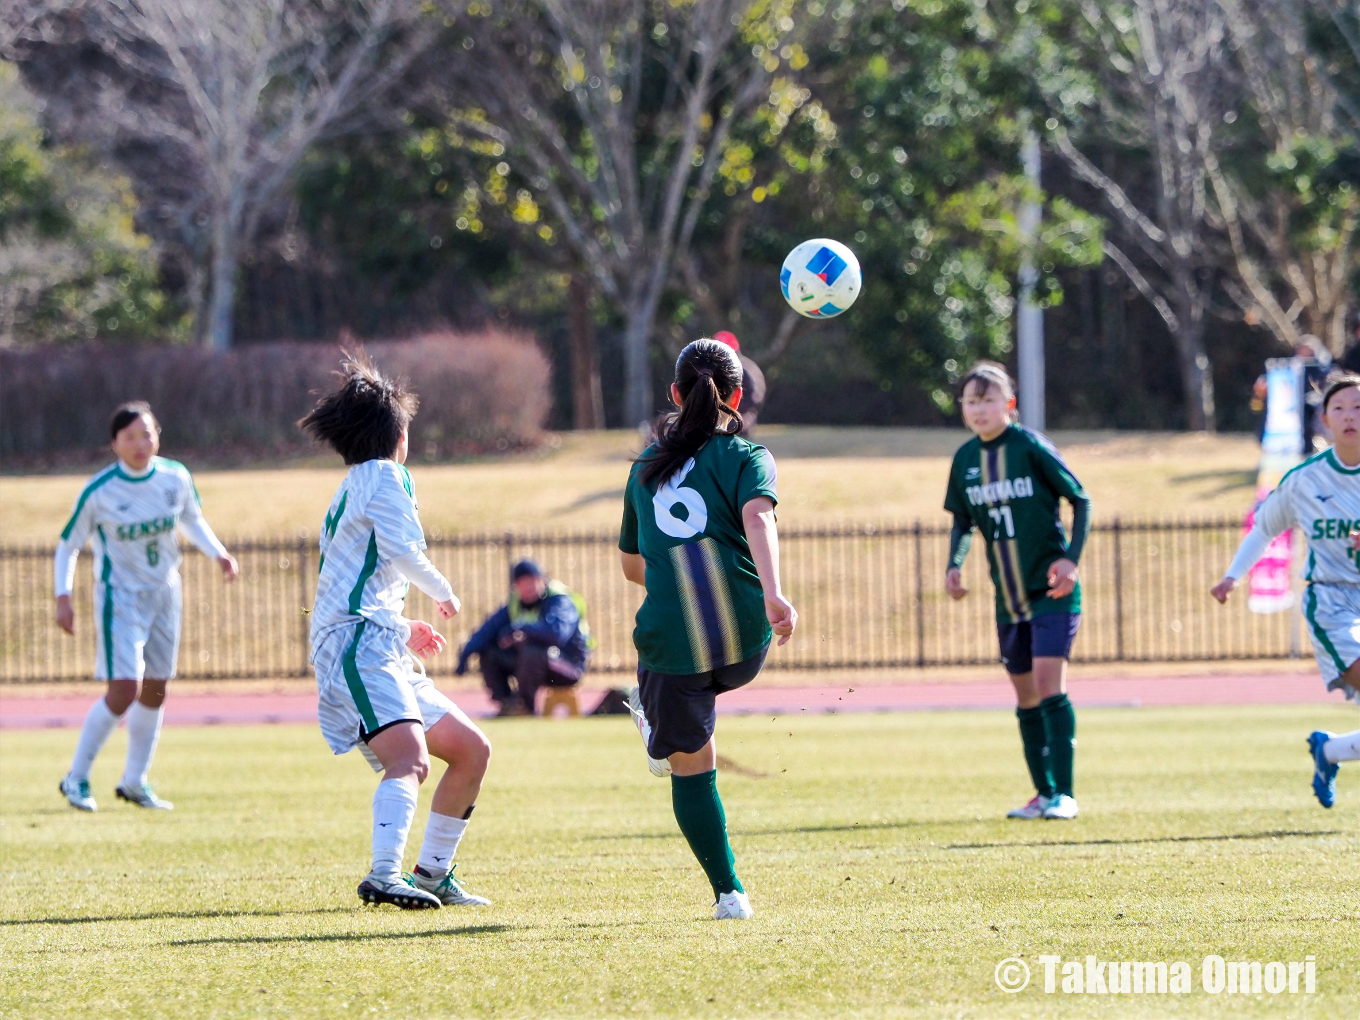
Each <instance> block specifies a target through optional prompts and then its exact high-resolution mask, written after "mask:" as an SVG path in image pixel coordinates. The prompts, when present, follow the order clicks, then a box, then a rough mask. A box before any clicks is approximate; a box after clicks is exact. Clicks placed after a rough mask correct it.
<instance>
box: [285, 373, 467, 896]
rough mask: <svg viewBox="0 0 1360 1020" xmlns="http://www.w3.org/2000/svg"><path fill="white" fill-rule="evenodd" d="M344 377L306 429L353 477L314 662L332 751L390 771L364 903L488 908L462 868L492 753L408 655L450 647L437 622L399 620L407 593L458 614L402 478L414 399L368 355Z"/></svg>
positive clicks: (326, 577) (328, 524)
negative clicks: (434, 766) (421, 822)
mask: <svg viewBox="0 0 1360 1020" xmlns="http://www.w3.org/2000/svg"><path fill="white" fill-rule="evenodd" d="M342 369H343V370H342V371H341V372H340V376H341V378H342V379H343V382H342V384H341V386H340V388H339V389H337V390H336V391H335V392H334V393H331V394H330V395H329V396H326V397H324V398H322V399H321V400H320V401H319V402H318V403H317V405H316V407H315V408H313V409H312V411H311V413H310V414H308V415H307V416H306V417H305V418H303V419H302V420H301V421H300V422H299V423H298V424H299V425H300V426H301V427H302V429H303V431H305V432H307V433H308V434H309V435H311V436H312V437H313V438H315V439H318V440H321V441H322V442H325V443H327V444H329V445H330V446H331V447H333V448H334V449H335V450H336V452H337V453H339V454H340V455H341V456H342V457H343V458H344V460H345V463H346V464H347V465H349V472H348V473H347V474H346V475H345V480H344V481H343V482H341V483H340V488H339V489H337V490H336V492H335V496H334V498H333V499H332V500H331V505H330V507H329V509H328V510H327V511H326V517H325V521H324V522H323V525H322V529H321V576H320V578H319V579H318V581H317V587H316V603H315V605H314V607H313V609H312V635H311V643H312V653H311V661H312V667H313V669H314V670H315V672H316V684H317V694H318V715H319V718H320V722H321V732H322V735H323V736H325V738H326V742H327V743H328V744H330V747H331V750H332V751H334V752H335V753H336V754H344V753H345V752H346V751H349V750H351V749H352V748H354V747H355V746H358V747H359V748H360V749H361V751H362V752H363V755H364V757H365V758H366V759H367V760H368V763H369V764H370V765H372V766H373V769H374V771H380V772H382V773H383V778H382V781H381V782H380V783H379V784H378V789H377V791H376V792H375V793H374V795H373V865H372V869H371V870H370V871H369V873H368V875H367V876H366V877H365V878H364V880H363V881H362V882H361V883H360V884H359V898H360V899H362V900H363V901H364V902H365V903H392V904H395V905H396V906H398V907H402V908H403V909H408V910H413V909H421V908H425V907H440V906H467V905H481V904H486V903H488V902H490V901H489V900H486V899H484V898H483V897H480V896H474V895H473V894H471V893H469V892H467V891H466V890H465V889H463V887H462V886H461V885H460V884H459V883H458V881H457V880H456V879H455V877H454V874H453V869H454V862H453V857H454V854H455V853H456V852H457V849H458V843H459V841H460V840H461V839H462V838H463V832H464V830H465V829H466V828H467V823H468V819H469V818H470V817H471V815H472V809H473V807H474V806H475V804H476V801H477V794H478V792H479V791H480V790H481V787H482V778H483V777H484V776H485V775H486V768H487V764H488V762H489V761H490V758H491V744H490V742H489V741H488V740H487V739H486V737H485V736H484V735H483V733H482V731H481V730H479V729H478V728H477V726H476V725H475V724H474V723H473V722H472V720H471V719H469V718H468V717H467V716H466V715H464V714H463V712H462V711H461V710H460V709H459V708H458V707H457V706H456V705H455V704H454V703H453V702H452V701H450V700H449V699H448V698H447V697H445V696H444V695H443V694H441V693H440V692H439V690H438V689H436V688H435V686H434V684H433V683H431V682H430V681H429V679H428V678H427V677H426V676H425V674H424V671H423V670H420V671H419V672H416V666H417V663H416V662H415V660H414V659H412V658H411V657H410V656H409V655H408V654H407V650H408V649H409V650H410V651H412V652H414V653H416V654H417V655H420V656H421V657H428V656H430V655H434V654H437V653H439V652H441V651H443V650H444V647H445V640H444V637H443V635H441V634H440V633H439V632H438V631H436V630H435V629H434V628H433V627H432V626H430V625H429V624H428V623H425V622H424V621H422V620H407V619H405V618H404V617H403V616H402V610H403V608H404V606H405V601H406V592H407V590H408V588H409V586H410V584H414V585H415V586H416V587H417V588H419V589H420V590H421V591H423V592H424V593H425V594H426V595H428V596H430V598H432V599H434V601H435V604H436V606H437V607H438V610H439V614H440V616H442V617H444V618H445V619H448V618H450V617H452V616H453V615H454V614H455V613H457V612H458V609H459V605H458V600H457V598H455V597H454V594H453V588H452V587H451V586H450V585H449V582H448V581H447V580H446V579H445V577H444V575H443V574H441V573H440V572H439V571H438V570H437V569H436V568H435V566H434V564H432V563H431V562H430V561H429V559H428V558H427V557H426V555H425V552H424V550H425V534H424V532H423V531H422V530H421V527H420V516H419V513H418V511H417V509H416V501H415V492H414V488H413V486H412V484H411V476H410V474H408V473H407V471H406V468H405V467H404V466H403V465H404V463H405V461H406V452H407V426H408V425H409V424H410V421H411V417H412V415H414V414H415V410H416V404H417V401H416V397H415V395H414V394H412V393H407V392H405V391H404V390H403V388H402V386H401V384H400V383H396V382H393V381H391V380H388V379H385V378H383V376H382V375H381V374H380V373H379V372H378V371H377V369H375V368H374V367H373V365H372V364H371V363H370V362H369V360H368V358H367V356H366V355H364V354H363V353H362V352H360V354H359V355H357V356H346V358H345V361H344V362H343V365H342ZM408 582H409V583H408ZM431 754H433V755H434V756H435V757H437V758H441V759H443V760H444V761H446V762H448V766H449V767H448V770H447V771H446V772H445V773H444V775H443V777H442V778H441V779H440V781H439V785H438V786H437V787H436V789H435V792H434V803H433V804H432V805H431V808H430V820H429V823H428V824H427V825H426V827H425V838H424V842H423V844H422V846H421V849H420V857H419V858H418V861H417V864H416V867H415V872H414V874H413V875H410V876H406V875H403V873H402V870H401V860H402V855H403V854H404V852H405V849H406V839H407V836H408V835H409V834H410V831H411V822H412V820H413V819H414V818H415V812H416V797H417V793H418V791H419V787H420V784H421V783H423V782H424V781H425V777H426V776H427V775H428V774H429V771H430V759H429V755H431Z"/></svg>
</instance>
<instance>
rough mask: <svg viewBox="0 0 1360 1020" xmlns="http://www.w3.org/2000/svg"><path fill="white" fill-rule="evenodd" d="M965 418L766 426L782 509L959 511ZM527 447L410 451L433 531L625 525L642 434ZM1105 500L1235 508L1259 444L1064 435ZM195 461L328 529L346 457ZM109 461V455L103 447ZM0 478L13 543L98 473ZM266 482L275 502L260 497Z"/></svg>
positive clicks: (224, 481)
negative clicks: (627, 487)
mask: <svg viewBox="0 0 1360 1020" xmlns="http://www.w3.org/2000/svg"><path fill="white" fill-rule="evenodd" d="M968 435H969V434H968V433H967V432H966V431H964V430H963V429H961V428H960V429H907V428H830V427H817V426H782V425H771V426H762V427H761V429H760V431H759V433H758V434H757V437H756V438H757V439H758V440H759V441H760V442H762V443H765V444H767V445H768V446H769V448H770V450H771V451H772V452H773V453H774V455H775V457H776V459H777V460H778V461H779V495H780V504H779V509H780V521H781V523H782V524H783V525H784V526H785V527H816V526H820V525H824V524H827V523H831V522H835V521H839V520H844V519H847V518H852V519H858V520H865V519H874V518H887V519H891V520H894V521H912V520H916V519H920V520H924V521H929V522H935V523H940V522H945V523H947V522H948V518H947V517H945V515H944V512H943V511H942V510H941V509H940V506H941V504H942V503H943V501H944V489H945V483H946V482H947V481H948V478H949V463H950V458H951V457H952V455H953V453H954V450H955V449H957V448H958V446H959V445H960V444H961V443H963V442H964V441H965V440H966V439H967V438H968ZM555 438H556V439H557V443H556V445H548V446H545V447H544V448H542V449H540V450H537V451H534V452H532V453H530V454H523V455H515V456H508V457H500V458H488V459H485V460H478V461H472V462H468V463H459V464H426V463H422V462H421V461H419V460H418V459H413V460H412V461H411V470H412V473H413V475H414V477H415V482H416V488H417V491H418V493H419V496H420V516H421V520H422V521H423V522H424V525H425V528H426V529H427V530H428V531H429V532H431V533H441V532H442V533H444V534H460V533H467V532H475V531H491V532H500V531H503V530H505V529H506V528H512V529H524V528H591V529H597V528H598V529H604V530H609V529H614V528H617V527H618V525H619V515H620V513H621V512H622V511H621V507H622V505H623V504H622V500H623V486H624V482H625V481H627V478H628V466H629V462H630V460H631V458H632V457H633V456H635V455H636V453H637V451H638V448H639V445H640V444H639V441H638V436H637V434H636V433H633V432H597V433H565V434H563V435H562V436H559V437H555ZM1053 438H1054V440H1055V441H1056V442H1057V443H1058V444H1059V445H1060V446H1061V447H1062V449H1063V452H1064V454H1065V455H1066V456H1067V458H1068V461H1069V463H1070V464H1071V465H1072V468H1073V470H1075V471H1076V473H1077V475H1078V476H1079V477H1080V478H1081V479H1082V482H1083V483H1084V484H1085V485H1086V488H1087V490H1088V491H1089V492H1090V493H1091V497H1092V499H1094V500H1095V506H1096V514H1097V520H1106V521H1108V520H1109V519H1110V518H1111V517H1113V516H1115V515H1116V514H1119V515H1122V516H1123V517H1124V518H1126V519H1127V518H1130V517H1138V516H1143V517H1149V516H1151V517H1158V518H1165V517H1168V516H1192V517H1205V516H1213V515H1219V514H1224V515H1228V516H1233V517H1237V516H1241V515H1243V514H1245V513H1246V511H1247V509H1248V508H1249V507H1250V506H1251V500H1252V492H1253V486H1254V484H1255V478H1256V463H1257V461H1258V459H1259V458H1260V446H1259V445H1258V444H1257V443H1256V441H1255V439H1254V438H1253V437H1252V436H1249V435H1221V436H1210V435H1203V434H1198V435H1194V434H1188V435H1182V434H1176V433H1170V432H1154V433H1139V432H1123V433H1119V432H1057V433H1054V435H1053ZM163 452H164V453H165V455H166V456H167V457H181V456H182V457H183V459H184V460H185V462H186V463H187V464H188V465H189V467H190V468H191V469H193V472H194V479H195V481H196V483H197V485H198V490H199V492H200V493H201V494H202V496H203V508H204V511H205V512H206V514H207V516H208V519H209V520H210V521H211V522H212V525H213V527H214V528H215V529H216V530H217V532H218V533H219V534H220V535H222V536H223V537H224V538H228V539H230V538H251V537H254V538H260V537H267V538H277V537H290V536H293V535H296V534H297V533H298V532H299V531H306V532H309V533H310V534H312V535H315V534H316V533H317V530H318V528H319V527H320V522H321V518H322V517H323V516H324V515H325V512H326V505H327V504H328V503H329V502H330V498H331V494H332V493H333V492H334V491H335V487H336V486H337V485H338V484H339V483H340V479H341V478H342V477H343V475H344V468H343V466H342V465H341V464H340V458H339V457H313V458H310V459H308V460H303V461H290V462H285V463H279V464H274V465H264V466H262V467H260V468H251V469H231V470H212V469H211V468H210V467H209V466H208V465H206V464H203V463H200V462H199V461H198V460H197V459H196V458H194V457H192V456H189V455H187V454H180V453H177V452H176V451H174V450H172V449H166V450H164V451H163ZM101 457H102V454H101ZM104 462H106V460H100V461H96V462H95V463H94V465H92V466H91V467H89V468H88V469H84V470H80V471H71V470H69V469H68V470H66V471H63V472H62V473H59V474H46V475H44V474H24V475H4V476H0V505H3V506H4V507H5V534H4V541H5V542H7V543H13V542H38V543H41V544H44V545H46V544H53V543H55V542H56V539H57V533H58V532H59V531H60V529H61V525H62V524H63V523H64V522H65V521H66V518H67V517H68V516H69V515H70V513H71V507H72V505H73V504H74V502H75V500H76V497H77V496H79V495H80V489H81V486H82V485H84V483H85V482H86V481H87V480H88V478H89V476H90V473H91V471H93V470H94V469H95V467H97V466H99V465H100V464H102V463H104ZM262 494H263V495H264V496H265V497H266V498H261V497H262Z"/></svg>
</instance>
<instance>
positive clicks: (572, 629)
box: [458, 583, 590, 676]
mask: <svg viewBox="0 0 1360 1020" xmlns="http://www.w3.org/2000/svg"><path fill="white" fill-rule="evenodd" d="M511 599H512V601H511V602H510V604H509V605H505V606H502V607H501V608H500V609H498V610H496V611H495V612H494V613H492V614H491V615H490V616H488V617H487V618H486V622H485V623H483V624H482V625H481V626H480V627H478V628H477V630H476V632H475V633H473V635H472V636H471V637H470V638H468V639H467V644H465V645H463V648H462V650H461V651H460V652H459V653H458V675H459V676H462V675H463V674H464V673H466V672H467V663H468V659H470V658H471V657H472V656H473V655H477V654H480V653H481V652H482V651H483V650H484V649H487V648H494V647H497V646H498V644H499V642H500V640H501V638H503V637H505V636H506V635H507V634H510V633H512V632H514V631H516V630H519V631H523V632H524V640H525V641H527V642H529V643H530V644H536V645H545V646H547V647H550V648H556V649H557V650H558V652H559V653H560V654H561V656H562V659H563V660H564V661H565V662H569V663H571V664H572V665H573V666H576V667H578V668H581V669H584V668H585V664H586V659H587V658H588V656H589V654H590V649H589V642H588V639H587V636H586V634H585V633H583V628H582V626H581V611H580V610H579V609H577V608H576V603H575V602H574V601H573V600H572V597H571V593H570V592H569V591H567V590H566V589H565V588H563V587H562V586H561V585H558V584H556V583H553V584H550V585H549V586H548V593H547V594H546V595H544V596H543V598H542V600H540V601H539V603H538V605H536V606H534V607H533V608H532V609H526V608H524V607H522V606H521V605H520V604H519V600H518V599H517V598H515V597H514V596H513V595H512V596H511Z"/></svg>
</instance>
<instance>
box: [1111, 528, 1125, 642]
mask: <svg viewBox="0 0 1360 1020" xmlns="http://www.w3.org/2000/svg"><path fill="white" fill-rule="evenodd" d="M1112 530H1113V531H1114V657H1115V659H1117V660H1118V661H1120V662H1122V661H1123V660H1124V546H1123V543H1122V542H1121V541H1120V536H1121V535H1122V533H1123V529H1122V528H1121V527H1120V524H1119V516H1118V515H1117V514H1116V515H1115V519H1114V527H1113V529H1112Z"/></svg>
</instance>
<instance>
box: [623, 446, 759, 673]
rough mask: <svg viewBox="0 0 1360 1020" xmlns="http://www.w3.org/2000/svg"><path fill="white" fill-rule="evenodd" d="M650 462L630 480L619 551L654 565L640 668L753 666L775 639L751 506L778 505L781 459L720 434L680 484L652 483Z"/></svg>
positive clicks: (683, 472)
mask: <svg viewBox="0 0 1360 1020" xmlns="http://www.w3.org/2000/svg"><path fill="white" fill-rule="evenodd" d="M649 449H650V448H649ZM647 457H648V451H644V452H643V454H642V458H641V460H640V461H639V462H638V463H636V464H634V465H633V470H632V471H631V472H630V473H629V475H628V486H627V488H626V489H625V491H624V499H623V526H622V528H621V529H620V532H619V549H621V550H622V551H623V552H626V553H640V554H641V555H642V558H643V560H644V561H645V563H646V567H647V599H646V601H645V602H643V604H642V608H641V609H639V610H638V614H637V627H636V629H635V630H634V631H633V641H634V643H635V644H636V646H637V650H638V661H639V662H640V663H641V664H642V666H643V667H644V668H646V669H650V670H653V671H655V672H658V673H678V674H687V675H688V674H694V673H706V672H708V671H710V670H713V669H719V668H721V667H723V666H731V665H734V664H735V663H738V662H742V661H744V660H746V659H749V658H750V657H751V656H753V655H755V654H757V653H758V652H759V651H760V650H761V649H762V648H764V647H765V646H766V645H768V644H769V643H770V636H771V631H770V623H769V620H767V619H766V616H765V596H764V594H763V592H762V590H761V587H760V577H759V576H758V575H757V574H756V565H755V562H754V561H753V560H752V559H751V548H750V546H749V545H747V543H746V530H745V527H744V526H743V524H742V518H741V508H742V507H743V506H745V505H746V504H747V503H748V502H750V501H751V500H752V499H754V498H756V497H757V496H768V497H769V498H770V499H771V500H772V501H774V502H778V499H777V497H776V495H775V466H774V458H773V457H772V456H770V451H769V450H767V449H765V447H763V446H756V445H755V444H754V443H751V442H748V441H747V440H745V439H742V438H741V437H739V436H731V435H715V436H714V437H713V438H712V439H710V440H709V441H708V442H706V443H705V444H704V445H703V447H702V448H701V449H700V450H699V452H698V453H696V454H695V455H694V456H693V457H691V458H690V459H689V460H688V461H687V462H686V463H685V464H684V466H682V467H681V469H680V470H679V471H677V472H676V473H675V474H673V475H671V477H670V478H668V479H666V480H665V481H663V482H660V483H657V482H655V481H654V482H651V483H644V482H643V481H642V480H641V477H640V472H641V470H642V465H643V463H645V461H646V459H647Z"/></svg>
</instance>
